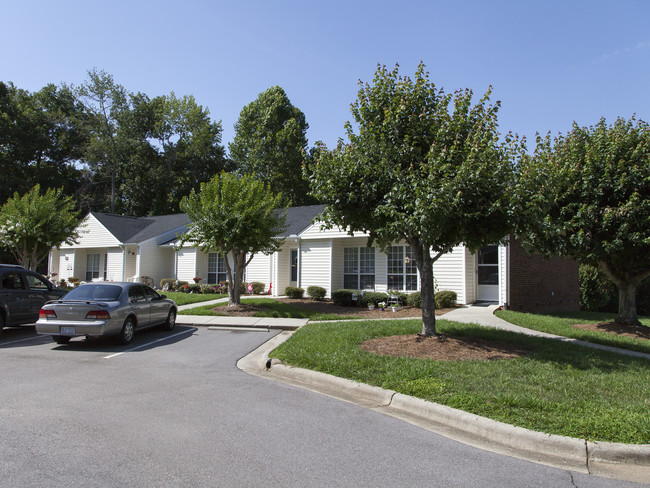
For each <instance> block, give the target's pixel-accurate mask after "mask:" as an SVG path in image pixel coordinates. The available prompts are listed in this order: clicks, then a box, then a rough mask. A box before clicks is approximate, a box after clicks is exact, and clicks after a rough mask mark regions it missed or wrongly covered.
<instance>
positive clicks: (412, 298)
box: [406, 291, 422, 308]
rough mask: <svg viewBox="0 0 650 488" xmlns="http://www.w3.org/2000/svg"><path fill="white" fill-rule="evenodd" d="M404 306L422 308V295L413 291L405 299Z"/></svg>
mask: <svg viewBox="0 0 650 488" xmlns="http://www.w3.org/2000/svg"><path fill="white" fill-rule="evenodd" d="M406 304H407V305H408V306H409V307H415V308H422V293H420V292H419V291H415V292H413V293H410V294H409V295H408V296H407V297H406Z"/></svg>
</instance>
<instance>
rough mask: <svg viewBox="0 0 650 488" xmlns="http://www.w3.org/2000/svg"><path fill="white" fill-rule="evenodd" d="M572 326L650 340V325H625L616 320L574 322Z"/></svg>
mask: <svg viewBox="0 0 650 488" xmlns="http://www.w3.org/2000/svg"><path fill="white" fill-rule="evenodd" d="M572 327H575V328H576V329H583V330H593V331H598V332H607V333H608V334H616V335H622V336H626V337H634V338H635V339H646V340H650V327H646V326H645V325H623V324H618V323H616V322H599V323H591V324H573V325H572Z"/></svg>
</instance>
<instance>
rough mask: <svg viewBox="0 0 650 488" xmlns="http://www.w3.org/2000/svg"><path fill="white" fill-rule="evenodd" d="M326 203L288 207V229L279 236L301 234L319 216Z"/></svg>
mask: <svg viewBox="0 0 650 488" xmlns="http://www.w3.org/2000/svg"><path fill="white" fill-rule="evenodd" d="M324 209H325V205H308V206H306V207H290V208H288V209H287V229H286V230H285V231H284V232H283V233H282V234H280V235H279V236H278V237H289V236H295V235H298V234H300V233H301V232H302V231H303V230H305V229H306V228H307V227H309V225H311V223H312V221H313V220H314V219H315V218H316V217H318V216H319V215H320V214H321V213H323V210H324Z"/></svg>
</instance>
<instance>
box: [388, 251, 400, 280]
mask: <svg viewBox="0 0 650 488" xmlns="http://www.w3.org/2000/svg"><path fill="white" fill-rule="evenodd" d="M403 272H404V248H403V247H402V246H392V247H391V248H390V249H389V250H388V274H394V273H399V274H402V273H403Z"/></svg>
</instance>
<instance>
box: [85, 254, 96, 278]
mask: <svg viewBox="0 0 650 488" xmlns="http://www.w3.org/2000/svg"><path fill="white" fill-rule="evenodd" d="M93 278H99V254H87V255H86V281H92V280H93Z"/></svg>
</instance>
